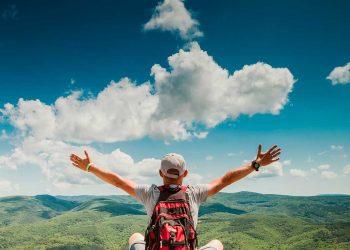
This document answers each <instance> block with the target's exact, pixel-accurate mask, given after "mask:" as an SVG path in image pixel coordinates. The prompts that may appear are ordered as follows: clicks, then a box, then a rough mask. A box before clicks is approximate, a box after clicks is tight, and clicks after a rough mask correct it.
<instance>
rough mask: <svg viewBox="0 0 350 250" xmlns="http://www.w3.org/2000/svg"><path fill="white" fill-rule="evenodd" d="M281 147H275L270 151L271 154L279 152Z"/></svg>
mask: <svg viewBox="0 0 350 250" xmlns="http://www.w3.org/2000/svg"><path fill="white" fill-rule="evenodd" d="M281 150H282V149H281V148H276V149H274V150H272V151H271V152H270V154H271V155H273V154H276V153H277V152H280V151H281Z"/></svg>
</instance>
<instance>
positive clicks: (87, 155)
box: [84, 150, 90, 162]
mask: <svg viewBox="0 0 350 250" xmlns="http://www.w3.org/2000/svg"><path fill="white" fill-rule="evenodd" d="M84 153H85V156H86V159H88V161H89V162H90V157H89V154H88V152H87V151H86V150H84Z"/></svg>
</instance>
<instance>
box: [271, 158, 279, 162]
mask: <svg viewBox="0 0 350 250" xmlns="http://www.w3.org/2000/svg"><path fill="white" fill-rule="evenodd" d="M279 159H280V158H277V159H272V160H271V162H275V161H278V160H279Z"/></svg>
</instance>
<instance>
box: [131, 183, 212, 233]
mask: <svg viewBox="0 0 350 250" xmlns="http://www.w3.org/2000/svg"><path fill="white" fill-rule="evenodd" d="M135 193H136V198H137V200H138V201H140V202H142V203H143V204H144V205H145V208H146V210H147V215H148V216H149V218H151V216H152V213H153V209H154V206H155V205H156V203H157V201H158V198H159V194H160V191H159V189H158V187H157V185H155V184H152V185H136V187H135ZM186 193H187V194H188V198H189V203H190V208H191V214H192V218H193V222H194V226H195V227H196V226H197V221H198V210H199V206H200V204H201V203H203V202H205V201H206V200H207V198H208V185H207V184H202V185H194V186H189V187H188V188H187V190H186Z"/></svg>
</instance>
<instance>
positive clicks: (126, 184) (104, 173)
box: [70, 151, 136, 198]
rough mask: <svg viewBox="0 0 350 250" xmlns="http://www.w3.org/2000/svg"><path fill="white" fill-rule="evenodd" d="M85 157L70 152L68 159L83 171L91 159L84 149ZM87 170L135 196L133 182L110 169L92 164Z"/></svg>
mask: <svg viewBox="0 0 350 250" xmlns="http://www.w3.org/2000/svg"><path fill="white" fill-rule="evenodd" d="M84 153H85V156H86V158H85V159H82V158H80V157H79V156H77V155H75V154H71V156H70V160H71V161H72V164H73V166H75V167H77V168H80V169H81V170H83V171H86V166H87V165H88V164H91V160H90V157H89V154H88V153H87V152H86V151H84ZM89 172H91V173H93V174H94V175H96V176H97V177H98V178H100V179H101V180H103V181H105V182H107V183H109V184H112V185H113V186H116V187H117V188H120V189H122V190H124V191H125V192H127V193H128V194H130V195H131V196H132V197H134V198H136V193H135V183H134V182H132V181H130V180H127V179H124V178H123V177H121V176H120V175H118V174H116V173H113V172H111V171H108V170H105V169H102V168H98V167H96V166H95V165H94V164H93V165H91V166H90V168H89Z"/></svg>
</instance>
